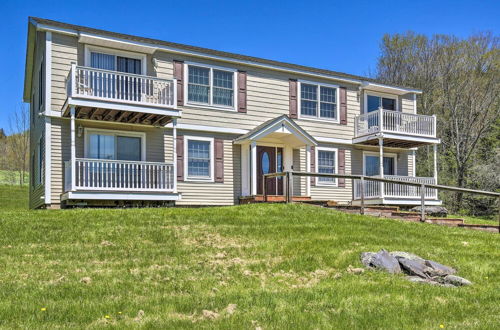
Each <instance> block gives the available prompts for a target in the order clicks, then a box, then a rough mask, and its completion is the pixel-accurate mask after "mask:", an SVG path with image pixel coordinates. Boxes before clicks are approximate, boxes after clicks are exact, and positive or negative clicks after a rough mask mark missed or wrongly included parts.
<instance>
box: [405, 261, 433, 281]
mask: <svg viewBox="0 0 500 330" xmlns="http://www.w3.org/2000/svg"><path fill="white" fill-rule="evenodd" d="M398 261H399V264H400V265H401V268H403V271H404V272H405V273H406V274H408V275H416V276H419V277H421V278H424V279H428V278H429V276H428V275H427V274H426V273H427V269H428V268H429V267H427V266H426V265H425V264H424V263H421V262H419V261H417V260H411V259H406V258H401V257H400V258H398Z"/></svg>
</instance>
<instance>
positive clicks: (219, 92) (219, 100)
mask: <svg viewBox="0 0 500 330" xmlns="http://www.w3.org/2000/svg"><path fill="white" fill-rule="evenodd" d="M235 72H236V71H234V70H224V69H220V68H213V67H207V66H198V65H191V64H189V65H187V76H188V79H187V80H188V82H187V103H190V104H201V105H207V106H214V107H220V108H227V109H234V106H235V89H236V86H235Z"/></svg>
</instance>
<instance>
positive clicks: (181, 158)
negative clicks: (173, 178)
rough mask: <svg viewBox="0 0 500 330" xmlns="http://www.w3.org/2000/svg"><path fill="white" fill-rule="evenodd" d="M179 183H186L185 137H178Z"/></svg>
mask: <svg viewBox="0 0 500 330" xmlns="http://www.w3.org/2000/svg"><path fill="white" fill-rule="evenodd" d="M176 143H177V181H184V136H182V135H181V136H177V141H176Z"/></svg>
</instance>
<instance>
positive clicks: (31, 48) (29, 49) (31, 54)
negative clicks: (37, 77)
mask: <svg viewBox="0 0 500 330" xmlns="http://www.w3.org/2000/svg"><path fill="white" fill-rule="evenodd" d="M36 24H37V23H36V22H34V21H33V20H32V19H31V18H29V21H28V38H27V40H26V63H25V65H24V91H23V102H27V103H29V102H31V86H32V79H33V66H34V60H35V42H36Z"/></svg>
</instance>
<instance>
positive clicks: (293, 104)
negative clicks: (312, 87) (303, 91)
mask: <svg viewBox="0 0 500 330" xmlns="http://www.w3.org/2000/svg"><path fill="white" fill-rule="evenodd" d="M297 114H298V112H297V79H290V113H289V116H290V118H293V119H297V118H298V115H297Z"/></svg>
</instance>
